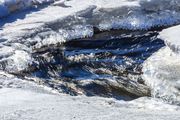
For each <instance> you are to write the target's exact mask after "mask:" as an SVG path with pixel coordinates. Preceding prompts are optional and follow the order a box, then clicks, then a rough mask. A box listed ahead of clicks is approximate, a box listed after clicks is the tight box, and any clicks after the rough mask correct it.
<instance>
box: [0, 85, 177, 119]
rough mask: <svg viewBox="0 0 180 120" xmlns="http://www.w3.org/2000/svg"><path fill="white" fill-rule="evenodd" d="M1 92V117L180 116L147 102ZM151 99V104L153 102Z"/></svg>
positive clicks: (110, 117) (113, 117)
mask: <svg viewBox="0 0 180 120" xmlns="http://www.w3.org/2000/svg"><path fill="white" fill-rule="evenodd" d="M0 95H1V96H0V100H1V101H0V119H1V120H10V119H14V120H16V119H18V120H24V119H26V120H32V119H33V120H57V119H60V120H69V119H74V120H79V119H86V120H92V119H94V120H101V119H106V120H111V119H114V120H129V119H132V118H133V119H139V120H144V119H149V120H156V119H158V120H164V119H172V120H179V118H180V116H179V111H178V110H168V109H166V110H159V112H157V110H153V108H151V109H150V108H149V109H147V108H145V106H143V105H142V106H143V107H142V106H139V107H137V105H136V104H137V103H136V104H133V103H128V102H125V101H117V100H114V99H108V98H100V97H85V96H78V97H72V96H68V95H51V94H46V93H43V94H42V93H36V92H32V91H24V90H21V89H12V88H3V89H0ZM151 102H152V101H151ZM151 102H150V103H148V104H152V103H151ZM154 102H155V101H154ZM155 105H156V107H157V105H159V104H158V102H155ZM155 105H154V106H155ZM160 105H163V104H160ZM149 106H150V105H149ZM163 106H164V105H163ZM171 107H172V106H171ZM168 108H169V107H168ZM172 108H173V107H172Z"/></svg>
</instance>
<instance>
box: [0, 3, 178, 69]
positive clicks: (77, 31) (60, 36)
mask: <svg viewBox="0 0 180 120" xmlns="http://www.w3.org/2000/svg"><path fill="white" fill-rule="evenodd" d="M49 2H50V3H49ZM162 2H163V4H161V3H162ZM45 3H49V4H48V5H47V6H43V7H38V8H36V7H34V8H31V9H29V10H26V11H23V9H24V8H27V7H29V6H32V5H33V6H34V5H35V6H41V5H42V4H45ZM179 3H180V2H179V0H173V1H172V0H165V1H164V0H163V1H162V0H160V1H155V0H148V1H147V0H113V1H112V0H111V1H108V0H86V1H81V0H71V1H66V0H57V1H55V2H53V0H28V1H24V0H12V1H10V0H5V1H4V0H1V3H0V14H7V13H8V14H9V13H10V12H12V11H16V10H17V9H18V10H19V9H22V11H23V12H15V13H12V14H11V15H10V16H8V17H6V18H0V20H1V21H0V25H1V27H0V41H2V42H1V43H0V46H1V49H3V50H5V49H7V48H8V47H12V48H11V49H14V51H16V50H20V51H24V52H26V53H28V54H29V56H31V53H32V51H33V50H34V49H38V48H41V47H43V46H50V45H52V44H61V43H63V42H65V41H68V40H72V39H78V38H84V37H91V36H93V35H94V28H98V29H99V30H102V31H103V30H110V29H130V30H137V29H138V30H139V29H140V30H141V29H142V30H147V29H150V28H152V27H159V26H167V25H172V24H176V23H179V22H180V11H179V6H180V5H179ZM22 5H23V6H22ZM7 10H8V11H7ZM1 16H4V15H1ZM14 44H19V45H20V44H23V45H24V47H23V48H22V49H21V48H16V47H14V46H13V45H14ZM27 48H28V49H27ZM13 54H14V53H13V52H7V54H6V53H2V55H0V56H4V57H6V58H7V59H9V58H11V57H9V56H12V55H13ZM21 59H23V57H22V58H21ZM7 61H8V60H7ZM25 61H27V62H26V63H25V64H22V65H25V66H24V67H21V68H24V69H26V66H27V64H30V63H31V60H25ZM2 62H4V61H3V60H2V59H0V63H2ZM13 64H14V63H13ZM17 64H19V63H17ZM7 67H8V66H7ZM1 69H2V68H1ZM3 69H4V68H3ZM5 69H7V68H5ZM20 70H23V69H20Z"/></svg>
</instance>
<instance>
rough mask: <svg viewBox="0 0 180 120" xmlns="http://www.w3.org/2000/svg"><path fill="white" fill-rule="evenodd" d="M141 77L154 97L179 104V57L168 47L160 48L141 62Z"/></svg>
mask: <svg viewBox="0 0 180 120" xmlns="http://www.w3.org/2000/svg"><path fill="white" fill-rule="evenodd" d="M143 73H144V74H143V78H144V80H145V83H146V84H147V85H148V86H150V88H151V89H152V95H153V96H154V97H158V98H162V99H163V100H165V101H168V102H170V103H175V104H180V59H179V56H177V55H176V54H175V53H173V52H172V51H171V50H170V49H169V48H168V47H165V48H162V49H161V50H159V51H158V52H157V53H155V54H154V55H152V56H151V57H150V58H148V59H147V60H146V61H145V63H144V64H143Z"/></svg>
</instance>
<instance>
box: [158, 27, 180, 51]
mask: <svg viewBox="0 0 180 120" xmlns="http://www.w3.org/2000/svg"><path fill="white" fill-rule="evenodd" d="M179 33H180V26H179V25H177V26H174V27H171V28H168V29H165V30H163V31H162V32H161V33H160V36H159V37H160V38H161V39H163V40H164V41H165V43H166V44H167V46H168V47H169V48H170V49H171V50H172V51H173V52H175V53H180V39H179Z"/></svg>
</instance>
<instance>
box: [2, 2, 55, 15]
mask: <svg viewBox="0 0 180 120" xmlns="http://www.w3.org/2000/svg"><path fill="white" fill-rule="evenodd" d="M53 1H54V0H0V18H1V17H4V16H7V15H9V14H10V13H12V12H15V11H18V10H23V9H26V8H28V7H32V6H34V5H38V4H43V3H49V2H53Z"/></svg>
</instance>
